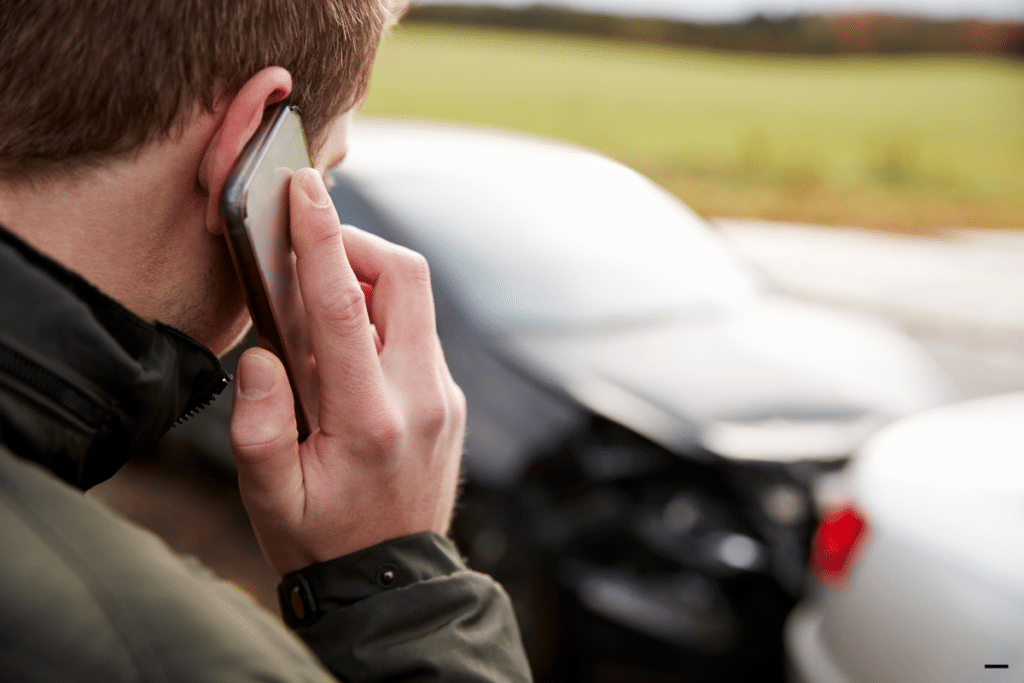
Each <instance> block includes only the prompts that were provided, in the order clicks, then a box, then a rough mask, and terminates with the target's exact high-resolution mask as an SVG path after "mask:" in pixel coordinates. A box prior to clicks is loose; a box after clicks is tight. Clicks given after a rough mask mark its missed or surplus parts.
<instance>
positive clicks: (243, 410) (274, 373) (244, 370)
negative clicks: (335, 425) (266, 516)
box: [231, 348, 303, 518]
mask: <svg viewBox="0 0 1024 683" xmlns="http://www.w3.org/2000/svg"><path fill="white" fill-rule="evenodd" d="M234 398H235V402H234V405H233V407H232V409H231V450H232V451H233V452H234V454H235V464H236V465H237V466H238V486H239V490H240V492H241V494H242V499H243V501H244V502H245V504H246V508H247V509H249V508H251V507H255V508H256V509H249V513H250V515H252V514H254V513H255V514H259V513H261V512H270V513H273V514H275V515H284V516H285V518H287V517H289V516H290V515H289V512H290V511H291V510H294V509H295V508H296V506H298V509H299V510H301V509H302V504H303V502H302V501H303V487H302V467H301V464H300V462H299V450H298V430H297V428H296V426H295V403H294V401H293V399H292V392H291V387H290V386H289V384H288V377H287V375H286V374H285V370H284V366H283V365H282V364H281V361H279V360H278V359H277V357H276V356H274V354H272V353H270V352H269V351H266V350H264V349H259V348H253V349H249V350H247V351H246V352H245V353H244V354H242V357H241V358H240V359H239V361H238V373H237V377H236V381H235V397H234Z"/></svg>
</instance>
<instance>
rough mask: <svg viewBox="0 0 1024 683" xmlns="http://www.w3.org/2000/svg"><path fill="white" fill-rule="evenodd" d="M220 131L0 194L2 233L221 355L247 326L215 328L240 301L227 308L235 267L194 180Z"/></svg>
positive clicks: (208, 123) (199, 132) (204, 127)
mask: <svg viewBox="0 0 1024 683" xmlns="http://www.w3.org/2000/svg"><path fill="white" fill-rule="evenodd" d="M213 123H215V120H214V119H213V117H197V119H195V120H194V124H193V125H190V126H188V127H186V128H185V130H184V132H183V133H182V134H181V135H180V137H175V138H174V139H172V140H163V141H159V142H156V143H151V144H148V145H146V146H144V147H142V148H141V149H140V150H139V151H138V153H136V154H134V155H132V156H130V157H127V158H124V159H114V160H111V161H109V162H107V163H106V164H105V165H104V166H103V167H102V168H99V169H94V170H90V171H88V172H86V173H83V174H81V175H80V176H79V177H69V178H66V179H58V180H52V181H48V182H41V183H38V184H28V183H23V184H15V185H5V184H0V223H2V224H3V225H4V226H6V227H7V228H8V229H9V230H11V231H12V232H14V233H15V234H17V235H18V236H20V237H21V238H22V239H24V240H25V241H26V242H28V243H29V244H31V245H32V246H33V247H35V248H36V249H38V250H39V251H41V252H43V253H44V254H47V255H48V256H50V257H52V258H54V259H55V260H57V261H59V262H61V263H62V264H64V265H65V266H66V267H68V268H70V269H71V270H74V271H76V272H78V273H79V274H80V275H82V276H83V277H85V278H86V279H87V280H89V281H90V282H92V283H93V284H94V285H96V286H97V287H98V288H99V289H101V290H102V291H104V292H105V293H106V294H108V295H109V296H111V297H113V298H114V299H117V300H118V301H120V302H121V303H122V304H124V305H125V306H127V307H128V308H129V309H131V310H133V311H135V312H136V313H137V314H139V315H140V316H142V317H143V318H145V319H148V320H154V319H158V320H161V321H163V322H166V323H169V324H171V325H173V326H175V327H179V328H181V329H183V330H184V331H186V332H188V333H189V334H191V335H192V336H195V337H197V338H199V339H200V340H201V341H204V342H205V343H207V344H209V345H210V346H211V347H213V348H214V349H215V350H216V351H217V352H222V351H223V350H224V349H223V348H218V347H225V346H226V345H228V344H230V343H231V342H230V341H229V340H227V339H226V338H225V339H221V338H220V337H221V336H225V337H232V335H234V337H237V335H238V334H239V333H240V332H239V331H240V326H244V321H240V322H238V323H237V324H236V323H231V325H233V329H231V330H224V329H220V328H218V327H217V326H218V325H219V326H221V328H223V326H224V324H225V320H227V319H229V318H231V314H232V311H228V310H227V309H226V306H227V304H228V303H230V304H232V305H234V303H237V301H238V298H237V297H235V298H234V300H232V301H230V302H229V301H227V300H228V299H230V296H229V294H230V293H228V294H226V293H225V292H226V290H225V287H227V286H228V285H227V284H226V283H224V282H223V280H224V279H225V278H226V277H231V273H230V264H229V265H228V267H227V268H225V267H224V254H226V252H225V251H224V245H223V238H222V237H221V236H220V235H213V234H211V233H210V232H209V231H208V230H207V228H206V225H205V214H206V210H207V207H208V204H209V197H208V196H207V194H206V193H205V191H204V190H203V189H202V188H201V187H200V185H199V181H198V179H197V169H198V168H199V167H200V164H201V162H202V157H203V153H204V150H205V149H206V146H207V145H208V144H209V142H210V139H211V136H212V131H213V130H214V126H213ZM230 286H232V287H236V286H235V285H234V283H233V281H232V282H231V283H230ZM236 288H237V287H236ZM204 301H211V302H214V303H211V304H210V307H204V305H203V302H204ZM216 306H220V308H219V309H218V308H216ZM243 308H244V307H243ZM235 317H237V315H236V316H235ZM231 325H229V327H230V326H231ZM212 331H215V332H216V336H213V332H212Z"/></svg>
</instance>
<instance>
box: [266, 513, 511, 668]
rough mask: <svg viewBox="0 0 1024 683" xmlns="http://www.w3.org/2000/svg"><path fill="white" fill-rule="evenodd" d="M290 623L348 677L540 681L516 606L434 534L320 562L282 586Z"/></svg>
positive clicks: (323, 658)
mask: <svg viewBox="0 0 1024 683" xmlns="http://www.w3.org/2000/svg"><path fill="white" fill-rule="evenodd" d="M278 595H279V598H280V600H281V612H282V615H283V616H284V619H285V622H286V623H288V625H289V626H291V627H292V628H294V629H295V631H296V632H297V633H298V635H299V636H300V637H301V638H302V639H303V640H304V641H305V642H306V644H307V645H309V647H310V648H311V649H312V650H313V652H315V653H316V655H317V656H318V657H319V658H320V660H321V661H322V662H323V664H324V665H325V666H326V667H327V668H328V669H330V670H331V672H333V673H334V675H336V676H338V677H339V678H340V679H342V680H343V681H351V682H352V683H355V682H357V681H358V682H364V681H365V682H371V681H401V680H424V681H426V680H429V681H453V682H454V681H458V682H460V683H461V682H465V683H471V682H472V683H475V682H483V681H489V682H491V681H493V682H505V681H509V682H512V681H515V682H524V681H530V680H531V678H530V669H529V665H528V663H527V660H526V655H525V653H524V651H523V645H522V639H521V637H520V635H519V628H518V626H517V624H516V621H515V615H514V613H513V611H512V604H511V601H510V600H509V598H508V595H507V594H506V593H505V591H504V589H502V587H501V586H500V585H499V584H498V583H497V582H495V581H494V580H493V579H491V578H490V577H489V576H487V575H485V574H480V573H477V572H474V571H470V570H469V569H467V568H466V566H465V565H464V564H463V563H462V560H461V559H460V557H459V553H458V550H457V549H456V548H455V545H454V544H453V543H452V542H451V541H449V540H448V539H446V538H444V537H442V536H439V535H438V534H435V533H431V532H425V533H421V534H416V535H413V536H407V537H404V538H400V539H396V540H393V541H387V542H385V543H381V544H379V545H376V546H373V547H370V548H366V549H364V550H361V551H358V552H356V553H352V554H351V555H346V556H344V557H341V558H338V559H335V560H330V561H328V562H323V563H320V564H315V565H312V566H310V567H306V568H305V569H301V570H299V571H297V572H293V573H291V574H288V575H287V576H285V577H284V580H283V581H282V582H281V584H280V585H279V586H278Z"/></svg>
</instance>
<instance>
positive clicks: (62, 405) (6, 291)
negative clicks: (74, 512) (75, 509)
mask: <svg viewBox="0 0 1024 683" xmlns="http://www.w3.org/2000/svg"><path fill="white" fill-rule="evenodd" d="M228 379H229V378H228V375H227V373H226V372H225V371H224V368H223V367H222V366H221V364H220V361H219V360H217V357H216V356H214V354H213V352H211V351H210V350H209V349H207V348H206V347H205V346H203V345H201V344H200V343H199V342H197V341H195V340H194V339H192V338H191V337H189V336H188V335H186V334H185V333H183V332H179V331H178V330H175V329H174V328H172V327H169V326H167V325H164V324H162V323H150V322H147V321H145V320H143V319H142V318H140V317H139V316H137V315H135V314H134V313H132V312H131V311H129V310H128V309H127V308H125V307H124V306H122V305H121V304H119V303H117V302H116V301H114V300H113V299H111V298H110V297H108V296H106V295H105V294H103V293H102V292H100V291H99V290H98V289H96V288H95V287H93V286H92V285H90V284H89V283H88V282H86V281H85V280H84V279H83V278H82V277H80V276H79V275H77V274H75V273H73V272H71V271H69V270H68V269H66V268H65V267H64V266H62V265H61V264H59V263H57V262H56V261H54V260H53V259H50V258H48V257H46V256H44V255H42V254H40V253H39V252H38V251H36V250H34V249H33V248H32V247H30V246H29V245H27V244H26V243H25V242H23V241H22V240H20V239H19V238H18V237H16V236H15V235H13V234H11V233H10V232H8V231H7V230H5V229H4V228H3V227H2V226H0V441H2V442H3V443H5V444H6V445H7V446H8V447H10V448H11V450H13V451H14V452H15V453H18V454H19V455H20V456H22V457H24V458H28V459H30V460H34V461H36V462H38V463H40V464H42V465H44V466H46V467H48V468H50V469H51V470H52V471H53V472H54V473H55V474H57V475H58V476H59V477H61V478H62V479H64V480H66V481H67V482H69V483H70V484H73V485H75V486H78V487H79V488H82V489H86V488H89V487H90V486H93V485H94V484H98V483H99V482H101V481H103V480H105V479H107V478H109V477H110V476H111V475H113V474H114V472H116V471H117V470H118V468H120V467H121V465H123V464H124V463H125V461H127V460H128V458H129V457H131V456H132V455H134V454H137V453H139V452H141V451H144V450H145V449H146V448H148V447H149V446H151V445H153V444H154V443H155V442H156V440H157V439H158V438H159V437H160V436H161V435H163V434H164V432H166V431H167V430H168V429H169V428H170V427H171V426H172V425H173V424H175V422H177V421H181V420H184V419H186V418H187V417H188V416H189V415H191V414H193V413H195V412H196V411H198V410H199V409H201V408H202V407H204V406H205V405H206V404H208V403H209V402H210V401H211V400H212V399H213V397H214V396H215V395H216V394H218V393H220V391H221V390H222V389H223V388H224V386H225V385H226V384H227V382H228Z"/></svg>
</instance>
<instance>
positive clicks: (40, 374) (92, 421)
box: [0, 342, 107, 428]
mask: <svg viewBox="0 0 1024 683" xmlns="http://www.w3.org/2000/svg"><path fill="white" fill-rule="evenodd" d="M0 373H3V374H5V375H7V376H8V377H10V378H12V379H14V380H16V381H17V382H18V383H19V384H21V385H23V387H27V388H29V389H32V390H34V391H36V392H38V393H39V394H42V395H43V396H45V397H46V398H47V399H49V400H50V401H52V402H53V403H54V404H56V405H57V406H58V407H59V408H61V409H62V410H64V411H65V412H67V413H69V414H70V415H72V416H73V417H75V418H76V419H78V420H79V421H80V422H82V423H84V424H86V425H88V426H89V427H92V428H96V427H99V426H100V424H101V423H102V422H103V417H104V415H105V414H106V412H107V407H106V406H105V405H104V404H103V403H102V402H100V401H99V400H97V399H95V398H93V397H92V396H90V395H89V394H88V393H86V392H85V391H83V390H81V389H79V388H78V387H77V386H75V385H74V384H72V383H71V382H68V381H67V380H65V379H64V378H62V377H60V376H59V375H57V374H56V373H55V372H53V371H52V370H48V369H47V368H45V367H43V366H42V365H41V364H39V363H37V362H36V361H34V360H32V359H31V358H28V357H27V356H25V355H23V354H21V353H20V352H18V351H16V350H14V349H12V348H11V347H10V346H7V345H6V344H4V343H3V342H0ZM22 393H24V390H22Z"/></svg>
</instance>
